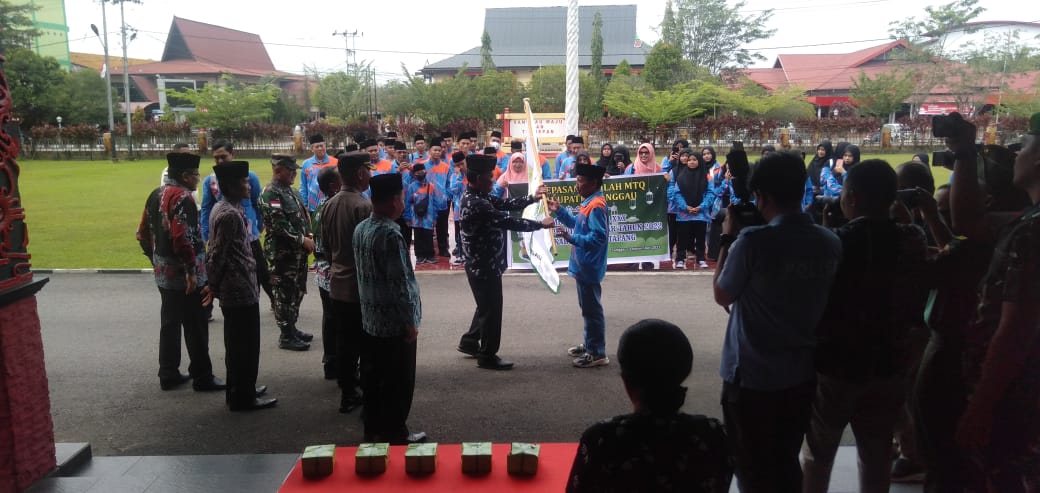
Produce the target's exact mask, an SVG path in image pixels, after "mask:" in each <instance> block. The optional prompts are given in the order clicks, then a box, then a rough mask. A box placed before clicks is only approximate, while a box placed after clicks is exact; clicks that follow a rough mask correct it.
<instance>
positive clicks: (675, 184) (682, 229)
mask: <svg viewBox="0 0 1040 493" xmlns="http://www.w3.org/2000/svg"><path fill="white" fill-rule="evenodd" d="M671 173H672V176H673V177H674V179H673V180H671V181H670V182H669V183H668V203H669V204H671V205H672V209H674V210H675V229H676V249H675V264H674V265H675V268H676V269H685V268H686V252H687V251H688V250H689V247H690V239H691V238H692V239H693V251H694V253H695V255H696V256H697V262H698V265H699V266H700V267H701V268H706V267H707V266H708V264H707V262H706V258H705V255H704V253H705V252H704V247H705V244H704V236H705V234H706V233H707V231H708V222H709V221H711V216H710V215H709V211H710V209H711V200H712V198H711V193H709V189H708V167H707V166H704V163H703V162H702V160H701V157H700V156H698V155H696V154H693V152H691V151H690V149H683V150H681V151H679V162H678V163H676V164H675V166H674V167H673V168H672V171H671Z"/></svg>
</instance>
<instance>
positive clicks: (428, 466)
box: [404, 443, 437, 474]
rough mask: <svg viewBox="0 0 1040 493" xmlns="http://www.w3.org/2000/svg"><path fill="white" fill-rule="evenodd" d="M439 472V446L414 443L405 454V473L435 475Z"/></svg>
mask: <svg viewBox="0 0 1040 493" xmlns="http://www.w3.org/2000/svg"><path fill="white" fill-rule="evenodd" d="M436 470H437V444H436V443H412V444H409V445H408V449H407V450H405V452H404V472H406V473H408V474H433V472H434V471H436Z"/></svg>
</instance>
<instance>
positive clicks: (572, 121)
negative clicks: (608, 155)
mask: <svg viewBox="0 0 1040 493" xmlns="http://www.w3.org/2000/svg"><path fill="white" fill-rule="evenodd" d="M578 95H579V77H578V0H570V1H569V2H568V3H567V99H566V112H567V113H566V115H567V118H566V120H565V122H566V125H567V133H569V134H572V135H578V133H579V131H578Z"/></svg>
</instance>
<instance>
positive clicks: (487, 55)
mask: <svg viewBox="0 0 1040 493" xmlns="http://www.w3.org/2000/svg"><path fill="white" fill-rule="evenodd" d="M491 53H492V49H491V35H490V34H488V32H487V31H484V34H482V35H481V36H480V68H481V69H482V70H483V71H484V72H491V71H492V70H495V59H494V58H493V57H492V56H491Z"/></svg>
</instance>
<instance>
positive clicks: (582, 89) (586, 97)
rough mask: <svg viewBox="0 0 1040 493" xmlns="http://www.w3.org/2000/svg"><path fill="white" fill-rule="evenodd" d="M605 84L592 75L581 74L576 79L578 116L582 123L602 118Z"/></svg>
mask: <svg viewBox="0 0 1040 493" xmlns="http://www.w3.org/2000/svg"><path fill="white" fill-rule="evenodd" d="M606 88H607V83H606V81H604V80H602V79H597V78H596V77H595V76H594V75H592V74H581V77H580V78H579V79H578V114H579V116H580V118H581V120H582V121H590V120H597V119H600V118H603V93H604V92H605V91H606Z"/></svg>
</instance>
